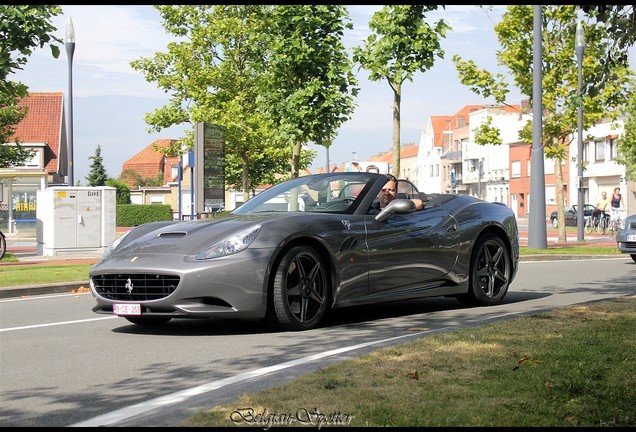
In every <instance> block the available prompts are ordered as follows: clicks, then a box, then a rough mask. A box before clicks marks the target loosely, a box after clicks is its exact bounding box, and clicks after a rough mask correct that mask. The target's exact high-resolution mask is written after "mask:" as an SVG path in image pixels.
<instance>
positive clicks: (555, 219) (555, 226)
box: [552, 218, 559, 228]
mask: <svg viewBox="0 0 636 432" xmlns="http://www.w3.org/2000/svg"><path fill="white" fill-rule="evenodd" d="M558 227H559V220H558V219H557V218H552V228H558Z"/></svg>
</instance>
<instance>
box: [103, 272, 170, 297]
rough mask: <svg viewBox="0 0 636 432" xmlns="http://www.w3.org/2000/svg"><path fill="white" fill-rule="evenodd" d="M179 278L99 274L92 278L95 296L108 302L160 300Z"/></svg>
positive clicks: (156, 275) (158, 275) (166, 295)
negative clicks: (97, 295)
mask: <svg viewBox="0 0 636 432" xmlns="http://www.w3.org/2000/svg"><path fill="white" fill-rule="evenodd" d="M179 280H180V279H179V276H174V275H160V274H101V275H95V276H93V277H92V282H93V287H94V288H95V291H96V292H97V294H99V295H100V296H101V297H104V298H106V299H110V300H120V301H147V300H160V299H162V298H165V297H168V296H169V295H170V294H172V293H173V292H174V291H175V290H176V289H177V286H178V285H179Z"/></svg>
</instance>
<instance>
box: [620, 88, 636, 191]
mask: <svg viewBox="0 0 636 432" xmlns="http://www.w3.org/2000/svg"><path fill="white" fill-rule="evenodd" d="M616 161H617V162H618V163H621V164H623V165H625V175H626V177H627V178H628V179H629V180H636V97H635V96H634V95H632V96H631V97H630V99H629V105H628V108H627V118H626V120H625V130H624V133H623V135H622V136H621V139H620V140H619V142H618V156H617V158H616Z"/></svg>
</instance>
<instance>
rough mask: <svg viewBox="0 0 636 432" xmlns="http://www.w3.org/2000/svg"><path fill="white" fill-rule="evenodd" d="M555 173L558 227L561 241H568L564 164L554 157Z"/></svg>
mask: <svg viewBox="0 0 636 432" xmlns="http://www.w3.org/2000/svg"><path fill="white" fill-rule="evenodd" d="M554 174H555V178H556V186H555V188H556V204H557V219H558V221H559V222H558V223H559V226H558V228H557V232H558V239H559V243H563V242H567V241H568V236H567V233H566V230H565V208H564V207H565V206H564V205H563V165H561V159H554Z"/></svg>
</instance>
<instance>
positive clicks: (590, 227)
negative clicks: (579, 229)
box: [585, 212, 609, 234]
mask: <svg viewBox="0 0 636 432" xmlns="http://www.w3.org/2000/svg"><path fill="white" fill-rule="evenodd" d="M602 215H603V216H602V217H601V213H599V214H597V215H591V216H589V217H588V218H587V221H586V223H585V232H586V233H587V234H592V231H594V229H596V230H597V232H598V233H599V234H605V231H606V230H607V225H608V219H609V215H608V214H607V213H604V212H603V213H602Z"/></svg>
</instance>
